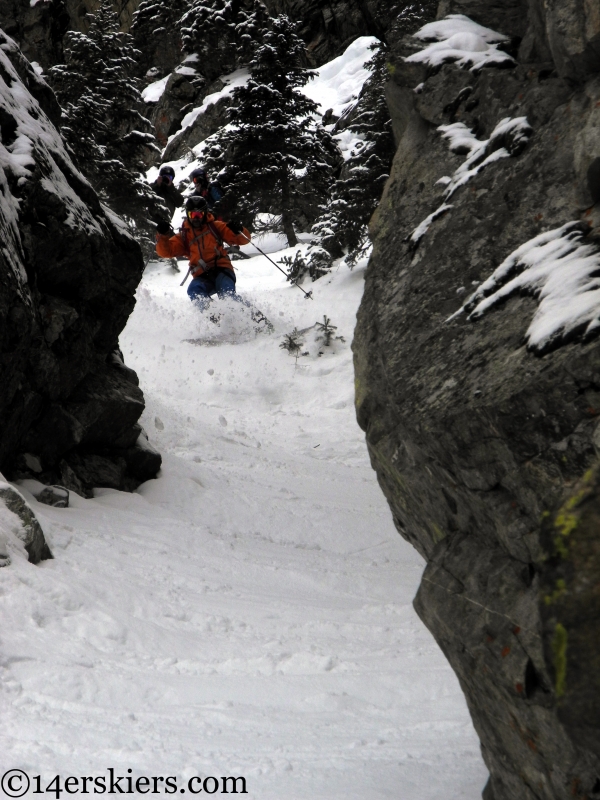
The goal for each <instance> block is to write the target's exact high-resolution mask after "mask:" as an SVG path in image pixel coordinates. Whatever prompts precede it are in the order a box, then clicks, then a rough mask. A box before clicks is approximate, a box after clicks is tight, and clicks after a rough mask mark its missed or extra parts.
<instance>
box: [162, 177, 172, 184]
mask: <svg viewBox="0 0 600 800" xmlns="http://www.w3.org/2000/svg"><path fill="white" fill-rule="evenodd" d="M160 177H161V178H162V179H163V181H166V182H167V183H173V178H172V177H171V175H161V176H160Z"/></svg>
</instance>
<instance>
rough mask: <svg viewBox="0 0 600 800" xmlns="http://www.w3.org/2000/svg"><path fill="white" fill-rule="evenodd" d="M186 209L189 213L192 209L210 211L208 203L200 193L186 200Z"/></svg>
mask: <svg viewBox="0 0 600 800" xmlns="http://www.w3.org/2000/svg"><path fill="white" fill-rule="evenodd" d="M185 210H186V211H187V212H188V213H189V212H191V211H208V203H207V202H206V200H205V199H204V198H203V197H201V196H200V195H199V194H193V195H191V196H190V197H188V199H187V200H186V201H185Z"/></svg>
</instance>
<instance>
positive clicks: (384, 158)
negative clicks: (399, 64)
mask: <svg viewBox="0 0 600 800" xmlns="http://www.w3.org/2000/svg"><path fill="white" fill-rule="evenodd" d="M366 66H367V67H369V68H370V70H371V76H370V78H369V79H368V80H367V82H366V83H365V85H364V87H363V91H362V92H361V95H360V98H359V101H358V104H357V107H356V109H355V111H354V113H353V119H352V122H351V123H350V125H349V126H348V129H349V130H350V131H351V132H352V133H354V134H356V135H357V136H358V137H360V138H361V140H362V142H361V143H360V144H359V145H357V146H356V147H355V148H354V150H353V152H352V154H351V156H350V158H349V159H348V161H346V163H345V165H344V167H343V169H342V172H341V175H340V178H339V179H338V180H337V181H336V182H335V184H334V186H333V189H332V193H331V197H330V199H329V201H328V203H327V206H326V207H324V209H323V215H322V216H321V218H320V219H319V220H318V221H317V223H316V224H315V225H314V227H313V233H315V234H316V236H317V238H318V241H319V243H320V244H321V245H322V246H323V247H324V248H325V249H326V250H328V251H329V253H331V255H332V257H339V256H341V255H342V254H343V253H344V252H345V253H347V257H346V261H347V263H348V264H349V265H350V267H352V266H354V264H355V263H356V261H357V260H358V259H359V258H360V257H361V256H362V255H363V254H364V253H365V252H366V251H367V249H368V247H369V235H368V230H367V225H368V222H369V219H370V217H371V215H372V213H373V211H374V210H375V208H376V207H377V204H378V202H379V199H380V197H381V192H382V190H383V186H384V183H385V181H386V180H387V178H388V174H389V169H390V165H391V162H392V159H393V157H394V151H395V147H394V139H393V135H392V123H391V120H390V115H389V111H388V108H387V104H386V101H385V96H384V83H385V81H386V80H387V68H386V50H385V47H384V46H383V45H380V46H379V47H378V48H377V50H376V51H375V54H374V55H373V57H372V58H371V60H370V61H369V62H367V65H366Z"/></svg>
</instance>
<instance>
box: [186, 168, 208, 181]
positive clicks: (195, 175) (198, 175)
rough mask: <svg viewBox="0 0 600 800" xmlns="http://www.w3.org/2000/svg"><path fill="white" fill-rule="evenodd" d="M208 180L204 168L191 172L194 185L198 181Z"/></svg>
mask: <svg viewBox="0 0 600 800" xmlns="http://www.w3.org/2000/svg"><path fill="white" fill-rule="evenodd" d="M206 179H207V178H206V169H205V168H204V167H198V168H197V169H194V170H192V172H190V180H191V181H194V183H196V181H198V180H200V181H205V180H206Z"/></svg>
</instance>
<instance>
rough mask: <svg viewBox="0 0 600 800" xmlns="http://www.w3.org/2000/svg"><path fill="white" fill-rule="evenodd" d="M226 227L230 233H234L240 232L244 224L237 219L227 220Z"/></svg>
mask: <svg viewBox="0 0 600 800" xmlns="http://www.w3.org/2000/svg"><path fill="white" fill-rule="evenodd" d="M227 227H228V228H229V230H230V231H231V232H232V233H235V234H236V235H237V234H238V233H241V232H242V231H243V229H244V226H243V225H242V223H241V222H240V221H239V220H238V219H231V220H229V222H228V223H227Z"/></svg>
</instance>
